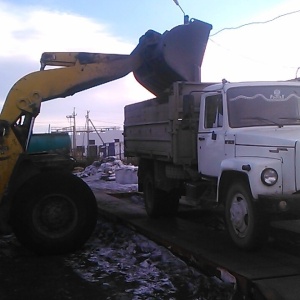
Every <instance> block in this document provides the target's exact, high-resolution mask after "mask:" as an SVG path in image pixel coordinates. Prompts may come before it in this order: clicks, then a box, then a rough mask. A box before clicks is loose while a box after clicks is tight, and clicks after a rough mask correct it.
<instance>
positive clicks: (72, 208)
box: [0, 21, 207, 254]
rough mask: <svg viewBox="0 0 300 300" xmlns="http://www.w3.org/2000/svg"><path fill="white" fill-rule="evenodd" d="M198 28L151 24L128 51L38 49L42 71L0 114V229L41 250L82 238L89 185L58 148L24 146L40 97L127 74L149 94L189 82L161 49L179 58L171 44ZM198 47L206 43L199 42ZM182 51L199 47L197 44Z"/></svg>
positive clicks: (63, 248)
mask: <svg viewBox="0 0 300 300" xmlns="http://www.w3.org/2000/svg"><path fill="white" fill-rule="evenodd" d="M182 26H183V27H182ZM203 26H204V27H205V28H206V27H207V25H206V23H203V22H201V21H193V22H190V23H189V24H185V25H180V26H178V28H175V31H173V32H172V30H171V31H170V32H166V33H164V34H163V35H161V34H159V33H157V32H155V31H152V30H150V31H148V32H147V33H146V34H145V35H144V36H142V37H141V38H140V41H139V44H138V46H137V47H136V48H135V49H134V50H133V51H132V53H131V54H130V55H117V54H101V53H86V52H72V53H64V52H46V53H43V54H42V56H41V61H40V62H41V69H40V70H39V71H36V72H33V73H30V74H28V75H26V76H24V77H23V78H21V79H20V80H19V81H17V82H16V83H15V84H14V86H13V87H12V88H11V90H10V91H9V93H8V95H7V98H6V101H5V103H4V105H3V108H2V112H1V114H0V233H2V234H7V233H8V232H11V229H12V231H13V232H14V234H15V235H16V237H17V238H18V240H19V241H20V242H21V243H22V244H23V245H24V246H26V247H28V248H30V249H31V250H33V251H35V252H37V253H41V254H57V253H63V252H69V251H72V250H75V249H78V248H79V247H81V246H82V245H83V244H84V243H85V242H86V240H87V239H88V238H89V237H90V235H91V233H92V232H93V230H94V228H95V225H96V220H97V203H96V200H95V197H94V194H93V193H92V191H91V190H90V188H89V187H88V186H87V185H86V184H85V183H84V182H83V181H82V180H81V179H80V178H78V177H76V176H74V175H72V173H71V170H72V168H73V165H74V164H73V163H74V160H73V159H72V158H71V157H66V156H63V155H61V154H57V153H28V152H27V151H26V150H27V146H28V144H29V141H30V136H31V134H32V129H33V124H34V120H35V118H36V117H37V116H38V114H39V112H40V106H41V103H42V102H44V101H48V100H52V99H55V98H64V97H67V96H71V95H73V94H75V93H77V92H80V91H83V90H86V89H89V88H92V87H95V86H98V85H101V84H104V83H106V82H109V81H112V80H115V79H118V78H121V77H123V76H125V75H127V74H128V73H130V72H134V74H135V76H136V78H137V80H138V81H139V82H140V83H141V84H143V85H144V86H145V87H146V88H147V87H148V89H149V90H150V91H152V92H153V93H155V92H159V91H161V90H163V89H164V88H166V87H167V86H168V85H169V84H170V83H171V81H175V80H191V79H192V78H189V76H186V75H180V73H181V72H180V71H179V72H178V70H176V72H171V69H172V63H171V64H170V63H167V64H166V60H167V59H166V58H165V57H164V53H165V52H168V53H171V54H172V55H170V58H171V61H173V62H179V61H181V62H182V60H183V59H184V55H183V53H182V51H181V52H180V53H178V57H176V55H175V56H174V51H172V47H173V46H175V47H176V43H180V37H181V39H184V41H183V45H186V40H187V39H188V40H190V41H191V40H193V39H194V38H195V36H198V35H200V36H201V34H202V28H203ZM189 32H190V33H191V36H188V33H189ZM195 41H198V39H197V38H196V40H195ZM196 44H197V43H196V42H193V43H192V45H196ZM205 45H206V43H205ZM197 47H199V48H201V49H202V48H203V47H204V46H203V45H202V44H201V43H200V44H199V45H198V46H197ZM197 47H196V48H197ZM177 48H181V49H185V47H177ZM187 49H188V51H189V53H190V52H191V51H192V52H193V53H196V54H197V53H198V50H197V49H196V50H195V47H191V46H190V48H187ZM184 51H185V50H184ZM194 56H195V60H196V61H198V60H199V61H200V60H201V59H202V58H199V57H198V54H197V55H194ZM191 61H192V60H191V57H190V56H189V57H188V61H187V64H186V63H184V65H185V67H180V68H181V69H182V70H183V72H182V73H183V74H186V72H185V71H186V70H184V68H186V69H190V66H189V63H188V62H191ZM197 63H198V62H197ZM197 63H196V64H195V65H197ZM170 65H171V66H170ZM192 65H193V67H194V63H193V62H192ZM47 66H51V67H50V68H48V69H46V67H47ZM175 69H176V68H175ZM174 74H175V75H174ZM170 75H172V76H170ZM159 76H161V78H160V77H159Z"/></svg>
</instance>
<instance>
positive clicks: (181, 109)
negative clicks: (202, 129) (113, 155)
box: [124, 82, 207, 165]
mask: <svg viewBox="0 0 300 300" xmlns="http://www.w3.org/2000/svg"><path fill="white" fill-rule="evenodd" d="M206 85H207V84H205V83H202V84H199V83H189V82H176V83H174V84H173V85H172V88H171V89H170V92H169V95H166V96H164V97H160V98H154V99H150V100H146V101H143V102H139V103H134V104H130V105H127V106H126V107H125V123H124V143H125V156H127V157H130V156H133V157H134V156H138V157H145V158H147V157H148V158H156V159H158V160H163V161H170V162H173V163H174V164H186V165H193V164H197V147H196V146H197V145H196V141H197V132H198V120H199V106H200V97H201V90H202V89H203V88H204V87H205V86H206ZM190 94H192V97H191V96H189V95H190Z"/></svg>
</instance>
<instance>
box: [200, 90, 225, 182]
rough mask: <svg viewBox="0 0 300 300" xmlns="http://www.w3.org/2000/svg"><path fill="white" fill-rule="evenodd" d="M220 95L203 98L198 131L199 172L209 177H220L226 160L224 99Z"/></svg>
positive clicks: (209, 95) (210, 94)
mask: <svg viewBox="0 0 300 300" xmlns="http://www.w3.org/2000/svg"><path fill="white" fill-rule="evenodd" d="M222 98H223V97H222V94H220V93H209V94H205V95H203V96H202V99H201V104H200V119H199V130H198V142H197V147H198V171H199V172H200V173H201V174H203V175H207V176H214V177H216V176H218V175H219V172H220V164H221V161H222V160H223V159H224V145H225V143H224V136H225V129H224V121H225V118H223V99H222Z"/></svg>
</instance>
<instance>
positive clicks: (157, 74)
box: [134, 19, 212, 96]
mask: <svg viewBox="0 0 300 300" xmlns="http://www.w3.org/2000/svg"><path fill="white" fill-rule="evenodd" d="M211 29H212V25H211V24H208V23H205V22H202V21H199V20H195V19H192V20H191V21H190V22H189V23H188V24H185V25H179V26H176V27H174V28H172V29H171V30H170V31H166V32H165V33H163V34H160V33H157V32H155V31H153V30H149V31H147V32H146V34H145V35H144V36H142V37H141V39H140V42H142V40H143V39H147V40H151V44H152V46H151V47H148V48H147V49H146V51H145V52H144V53H143V63H142V65H141V67H139V68H138V69H137V70H136V71H135V72H134V76H135V78H136V80H137V81H138V82H139V83H140V84H141V85H142V86H144V87H145V88H146V89H147V90H148V91H150V92H151V93H153V94H154V95H156V96H159V95H161V94H162V93H163V92H164V90H165V89H166V88H168V87H170V85H171V84H172V83H173V82H175V81H196V82H197V81H201V65H202V61H203V57H204V53H205V49H206V45H207V41H208V37H209V33H210V30H211Z"/></svg>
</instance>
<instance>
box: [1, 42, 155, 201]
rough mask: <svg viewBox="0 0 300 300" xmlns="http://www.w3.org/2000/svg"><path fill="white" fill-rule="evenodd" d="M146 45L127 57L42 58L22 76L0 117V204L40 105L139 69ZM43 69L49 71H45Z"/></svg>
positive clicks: (72, 54) (59, 54) (52, 55)
mask: <svg viewBox="0 0 300 300" xmlns="http://www.w3.org/2000/svg"><path fill="white" fill-rule="evenodd" d="M150 44H151V41H149V40H147V41H145V40H144V43H140V44H139V45H138V46H137V47H136V48H135V49H134V51H133V52H132V53H131V54H130V55H117V54H100V53H85V52H70V53H64V52H46V53H43V54H42V57H41V70H40V71H36V72H33V73H30V74H28V75H26V76H24V77H23V78H21V79H20V80H19V81H17V82H16V83H15V84H14V86H13V87H12V88H11V90H10V91H9V93H8V95H7V98H6V101H5V103H4V106H3V108H2V112H1V114H0V202H1V200H2V198H3V195H4V193H5V190H6V187H7V185H8V183H9V180H10V177H11V175H12V172H13V170H14V167H15V165H16V163H17V160H18V158H19V156H20V154H21V153H23V152H24V151H25V150H26V148H27V144H28V141H29V138H30V135H31V132H32V127H33V124H34V120H35V118H36V116H37V115H38V114H39V112H40V106H41V103H42V102H43V101H48V100H51V99H55V98H61V97H67V96H71V95H74V94H75V93H77V92H80V91H83V90H86V89H89V88H92V87H95V86H98V85H101V84H104V83H106V82H110V81H112V80H115V79H118V78H121V77H124V76H125V75H127V74H128V73H130V72H132V71H134V70H135V69H137V68H138V67H139V66H140V64H141V62H142V58H141V53H142V52H143V51H145V49H144V48H145V47H147V45H150ZM46 66H51V67H52V68H50V69H47V70H46V69H45V67H46Z"/></svg>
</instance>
